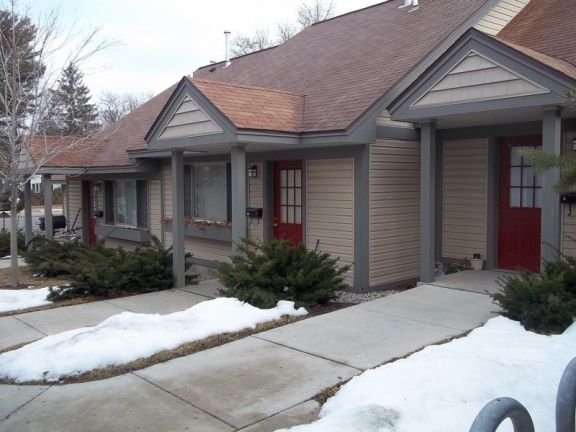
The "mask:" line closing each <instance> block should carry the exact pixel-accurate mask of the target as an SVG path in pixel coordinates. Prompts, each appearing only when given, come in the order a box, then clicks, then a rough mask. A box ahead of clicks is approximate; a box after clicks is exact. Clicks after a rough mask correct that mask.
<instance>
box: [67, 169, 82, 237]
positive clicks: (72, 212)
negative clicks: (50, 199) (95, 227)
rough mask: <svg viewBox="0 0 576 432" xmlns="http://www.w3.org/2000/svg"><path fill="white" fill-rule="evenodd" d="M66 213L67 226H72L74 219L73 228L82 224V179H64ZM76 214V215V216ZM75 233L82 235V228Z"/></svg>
mask: <svg viewBox="0 0 576 432" xmlns="http://www.w3.org/2000/svg"><path fill="white" fill-rule="evenodd" d="M66 191H67V195H68V197H67V199H66V214H67V220H68V227H69V228H72V224H73V223H74V221H76V225H75V228H80V227H83V226H84V215H83V211H82V181H81V180H76V179H71V178H68V179H67V180H66ZM76 215H78V217H76ZM77 233H78V234H79V235H80V236H82V234H83V230H82V229H80V230H78V231H77Z"/></svg>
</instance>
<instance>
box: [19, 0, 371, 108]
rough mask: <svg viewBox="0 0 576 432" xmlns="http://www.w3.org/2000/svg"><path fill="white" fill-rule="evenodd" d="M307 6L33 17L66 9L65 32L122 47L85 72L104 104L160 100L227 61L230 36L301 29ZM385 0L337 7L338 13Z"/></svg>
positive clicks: (192, 2) (198, 5)
mask: <svg viewBox="0 0 576 432" xmlns="http://www.w3.org/2000/svg"><path fill="white" fill-rule="evenodd" d="M302 1H303V0H282V1H278V0H274V1H272V0H244V1H234V0H208V1H199V0H80V1H79V0H36V1H35V2H34V3H32V6H31V8H32V13H33V14H35V13H36V12H42V11H43V10H50V9H58V10H59V13H60V17H61V19H60V21H61V24H62V25H63V26H64V27H68V26H70V25H71V24H72V23H74V22H76V26H77V28H78V29H81V30H83V31H86V32H88V31H89V30H91V29H94V28H98V29H100V31H101V35H102V36H103V37H106V38H109V39H112V40H116V41H119V42H120V43H121V45H119V46H115V47H113V48H109V49H108V50H106V51H105V52H101V53H99V54H98V55H97V56H95V57H94V58H92V59H91V60H90V61H89V62H87V63H86V64H84V65H83V66H82V69H83V72H84V74H85V76H84V80H85V82H86V84H87V85H88V86H89V87H90V90H91V92H92V95H93V97H95V98H97V97H98V96H99V95H100V94H101V93H102V92H103V91H107V90H108V91H113V92H117V93H125V92H137V93H141V92H149V93H150V92H151V93H153V94H157V93H158V92H160V91H162V90H163V89H165V88H167V87H169V86H170V85H172V84H173V83H175V82H177V81H178V80H179V79H180V78H181V77H182V76H183V75H187V74H190V73H192V72H193V71H194V70H195V69H196V68H197V67H199V66H202V65H205V64H207V63H209V62H210V60H216V61H218V60H222V59H223V57H224V35H223V31H224V30H230V31H231V32H232V36H234V34H238V33H243V34H250V33H253V32H254V31H255V30H257V29H266V28H267V29H268V30H269V32H270V34H271V35H273V34H274V31H275V27H276V23H277V22H286V21H289V22H295V18H296V11H297V9H298V6H299V5H300V4H301V3H302ZM381 1H382V0H335V4H336V13H337V14H338V15H339V14H342V13H346V12H349V11H352V10H356V9H360V8H363V7H366V6H369V5H372V4H376V3H380V2H381ZM22 3H27V2H25V1H22ZM22 3H21V4H22ZM28 4H30V3H28Z"/></svg>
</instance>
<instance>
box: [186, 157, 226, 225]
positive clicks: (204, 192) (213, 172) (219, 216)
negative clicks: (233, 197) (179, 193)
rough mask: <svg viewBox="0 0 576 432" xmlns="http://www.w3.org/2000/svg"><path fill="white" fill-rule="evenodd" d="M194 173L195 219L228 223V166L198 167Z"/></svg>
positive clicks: (195, 167)
mask: <svg viewBox="0 0 576 432" xmlns="http://www.w3.org/2000/svg"><path fill="white" fill-rule="evenodd" d="M193 171H194V174H193V178H194V217H195V218H198V219H205V220H212V221H226V220H227V216H228V214H227V196H226V195H227V194H226V189H227V186H226V185H227V183H226V165H225V164H222V165H196V166H194V170H193Z"/></svg>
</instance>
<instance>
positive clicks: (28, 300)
mask: <svg viewBox="0 0 576 432" xmlns="http://www.w3.org/2000/svg"><path fill="white" fill-rule="evenodd" d="M47 295H48V288H38V289H18V290H5V289H0V312H8V311H13V310H18V309H26V308H30V307H35V306H44V305H47V304H50V303H52V302H51V301H48V300H46V296H47Z"/></svg>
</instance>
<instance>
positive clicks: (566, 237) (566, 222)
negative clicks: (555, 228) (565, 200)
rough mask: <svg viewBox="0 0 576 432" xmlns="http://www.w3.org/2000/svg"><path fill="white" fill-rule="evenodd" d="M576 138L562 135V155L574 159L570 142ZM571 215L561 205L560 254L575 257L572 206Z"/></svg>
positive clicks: (574, 212) (575, 211)
mask: <svg viewBox="0 0 576 432" xmlns="http://www.w3.org/2000/svg"><path fill="white" fill-rule="evenodd" d="M575 138H576V133H567V134H565V135H564V154H565V155H567V156H571V157H574V156H575V155H576V152H574V151H573V150H572V140H574V139H575ZM571 213H572V214H570V206H569V205H568V204H563V205H562V244H561V249H562V253H564V254H566V255H568V256H572V257H576V205H574V204H572V212H571Z"/></svg>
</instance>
